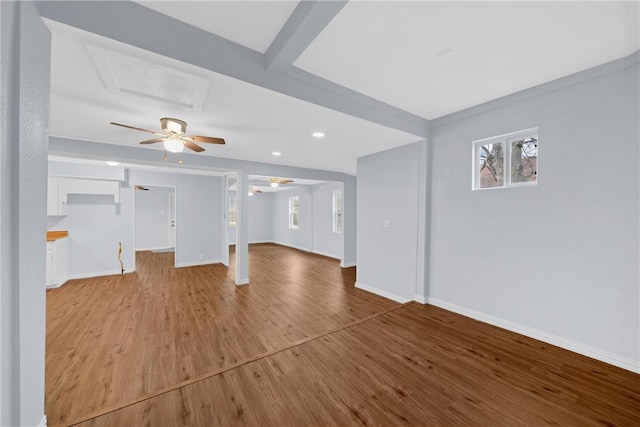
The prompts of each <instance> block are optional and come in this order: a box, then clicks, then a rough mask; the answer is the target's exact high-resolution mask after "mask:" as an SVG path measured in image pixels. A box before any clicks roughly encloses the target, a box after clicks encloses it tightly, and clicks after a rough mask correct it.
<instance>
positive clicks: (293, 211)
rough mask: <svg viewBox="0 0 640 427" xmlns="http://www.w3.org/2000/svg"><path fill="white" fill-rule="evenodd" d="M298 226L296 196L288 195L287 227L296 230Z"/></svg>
mask: <svg viewBox="0 0 640 427" xmlns="http://www.w3.org/2000/svg"><path fill="white" fill-rule="evenodd" d="M299 227H300V221H299V216H298V196H293V197H289V228H290V229H291V230H297V229H298V228H299Z"/></svg>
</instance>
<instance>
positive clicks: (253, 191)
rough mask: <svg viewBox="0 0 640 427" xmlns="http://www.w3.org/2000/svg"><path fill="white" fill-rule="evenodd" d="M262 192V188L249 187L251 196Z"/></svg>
mask: <svg viewBox="0 0 640 427" xmlns="http://www.w3.org/2000/svg"><path fill="white" fill-rule="evenodd" d="M260 193H262V190H256V189H255V188H250V189H249V196H253V195H254V194H260Z"/></svg>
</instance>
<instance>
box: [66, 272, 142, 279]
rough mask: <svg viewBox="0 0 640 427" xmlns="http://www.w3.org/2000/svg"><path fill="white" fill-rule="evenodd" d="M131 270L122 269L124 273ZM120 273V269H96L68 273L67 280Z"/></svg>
mask: <svg viewBox="0 0 640 427" xmlns="http://www.w3.org/2000/svg"><path fill="white" fill-rule="evenodd" d="M133 272H134V270H124V274H129V273H133ZM120 274H122V271H121V270H109V271H96V272H94V273H80V274H69V275H68V276H67V280H73V279H90V278H92V277H100V276H115V275H120ZM65 281H66V280H65Z"/></svg>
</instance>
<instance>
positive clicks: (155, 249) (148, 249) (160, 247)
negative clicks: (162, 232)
mask: <svg viewBox="0 0 640 427" xmlns="http://www.w3.org/2000/svg"><path fill="white" fill-rule="evenodd" d="M170 248H173V246H158V247H153V248H136V250H135V252H142V251H160V250H163V249H170Z"/></svg>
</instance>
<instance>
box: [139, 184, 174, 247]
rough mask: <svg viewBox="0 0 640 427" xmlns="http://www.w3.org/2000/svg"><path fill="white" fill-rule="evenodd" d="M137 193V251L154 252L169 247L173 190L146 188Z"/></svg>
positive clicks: (167, 188)
mask: <svg viewBox="0 0 640 427" xmlns="http://www.w3.org/2000/svg"><path fill="white" fill-rule="evenodd" d="M145 188H148V189H149V191H142V190H140V191H135V192H134V193H133V195H134V199H135V201H134V205H135V207H134V217H135V219H134V224H135V249H136V250H137V251H140V250H153V249H161V248H167V247H169V209H170V206H169V194H170V193H173V192H174V190H173V188H169V187H145Z"/></svg>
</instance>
